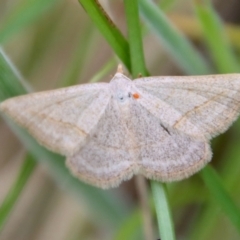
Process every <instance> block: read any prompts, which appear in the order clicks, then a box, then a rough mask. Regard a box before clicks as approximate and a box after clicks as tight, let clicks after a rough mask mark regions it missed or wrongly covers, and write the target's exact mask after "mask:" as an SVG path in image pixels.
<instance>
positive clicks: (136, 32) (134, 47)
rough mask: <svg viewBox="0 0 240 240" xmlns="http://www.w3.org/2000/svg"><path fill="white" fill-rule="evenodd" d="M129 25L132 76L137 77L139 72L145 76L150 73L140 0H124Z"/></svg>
mask: <svg viewBox="0 0 240 240" xmlns="http://www.w3.org/2000/svg"><path fill="white" fill-rule="evenodd" d="M124 6H125V12H126V18H127V26H128V42H129V47H130V59H131V66H132V76H133V77H134V78H136V77H137V76H138V75H139V73H141V74H142V75H143V76H146V75H148V72H147V69H146V66H145V60H144V53H143V46H142V35H141V28H140V23H139V11H138V0H131V1H128V0H125V1H124Z"/></svg>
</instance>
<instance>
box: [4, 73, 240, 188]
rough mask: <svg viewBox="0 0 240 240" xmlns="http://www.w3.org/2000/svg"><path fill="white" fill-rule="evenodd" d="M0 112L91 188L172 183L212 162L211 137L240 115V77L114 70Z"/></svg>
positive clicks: (14, 101)
mask: <svg viewBox="0 0 240 240" xmlns="http://www.w3.org/2000/svg"><path fill="white" fill-rule="evenodd" d="M0 109H1V111H2V112H3V113H5V114H6V115H8V116H10V117H11V118H12V119H13V120H14V121H15V122H16V123H18V124H19V125H20V126H22V127H24V128H26V129H27V130H28V131H29V133H30V134H31V135H32V136H33V137H35V138H36V140H37V141H38V142H39V143H40V144H41V145H43V146H45V147H46V148H48V149H49V150H51V151H54V152H57V153H59V154H62V155H64V156H66V164H67V166H68V167H69V168H70V170H71V172H72V173H73V174H74V175H75V176H77V177H78V178H79V179H81V180H83V181H85V182H87V183H89V184H92V185H94V186H97V187H101V188H110V187H116V186H118V185H119V184H120V183H121V182H122V181H123V180H127V179H130V178H131V177H132V176H133V175H135V174H141V175H143V176H145V177H146V178H148V179H154V180H157V181H162V182H171V181H177V180H181V179H184V178H187V177H189V176H191V175H192V174H194V173H196V172H197V171H199V170H200V169H202V168H203V167H204V166H205V165H206V164H207V163H208V162H209V161H210V160H211V157H212V152H211V148H210V144H209V141H210V139H211V138H212V137H214V136H217V135H218V134H220V133H222V132H224V131H226V130H227V129H228V127H229V126H230V125H231V124H232V122H233V121H234V120H236V118H237V117H238V115H239V111H240V74H226V75H207V76H178V77H177V76H176V77H175V76H167V77H164V76H162V77H142V78H138V79H136V80H134V81H132V80H130V79H129V78H128V77H126V76H125V75H124V74H123V73H122V71H121V70H118V72H117V73H116V74H115V75H114V77H113V78H112V79H111V81H110V82H109V83H92V84H82V85H76V86H71V87H67V88H62V89H57V90H51V91H44V92H39V93H32V94H27V95H24V96H19V97H14V98H11V99H8V100H6V101H4V102H2V103H1V104H0Z"/></svg>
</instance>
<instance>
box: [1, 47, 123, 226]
mask: <svg viewBox="0 0 240 240" xmlns="http://www.w3.org/2000/svg"><path fill="white" fill-rule="evenodd" d="M0 66H1V70H2V71H0V74H1V73H3V74H2V75H0V97H1V99H0V100H1V101H2V100H4V99H5V98H6V97H12V96H15V95H19V94H23V93H24V92H26V89H25V88H24V86H23V85H22V82H23V80H20V79H19V75H18V72H17V71H16V69H15V68H14V67H13V64H12V63H11V62H10V60H9V59H8V58H6V54H5V53H4V52H3V51H1V52H0ZM6 122H7V123H8V124H9V125H10V127H11V129H12V130H13V132H14V133H15V134H16V135H17V136H18V137H19V139H20V140H21V142H22V143H23V144H24V145H25V146H26V148H27V149H28V150H29V151H30V152H31V154H32V155H33V156H34V157H35V158H36V160H38V161H39V162H41V163H44V164H46V165H47V166H48V167H49V169H50V170H51V172H52V175H53V176H54V178H55V180H56V181H57V182H58V184H59V185H60V186H62V187H63V188H64V189H66V190H68V191H69V192H71V193H72V194H74V195H75V196H77V197H78V198H79V197H80V198H82V197H85V198H86V199H87V202H88V203H89V206H90V207H91V208H92V211H95V212H97V213H100V214H101V216H102V217H103V216H104V217H105V218H106V219H108V220H109V222H111V223H112V224H119V223H120V222H121V221H123V219H124V218H125V216H126V215H127V206H126V205H125V202H123V201H121V200H120V199H119V198H118V197H116V196H114V195H113V194H111V193H110V192H108V191H103V190H100V189H96V188H94V187H91V186H89V185H87V184H84V183H82V182H81V181H79V180H78V179H76V178H74V177H73V176H72V175H71V174H70V172H69V170H68V169H67V168H66V166H65V161H64V158H63V157H61V156H59V155H56V154H53V153H51V152H49V151H47V150H46V149H45V148H43V147H41V146H40V145H39V144H37V142H36V141H35V140H34V139H33V138H32V137H30V135H29V134H28V133H27V132H26V131H25V130H23V129H21V128H20V127H18V126H17V125H16V124H14V123H13V122H12V121H11V120H10V119H6Z"/></svg>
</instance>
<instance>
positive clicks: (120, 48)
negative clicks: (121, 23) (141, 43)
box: [78, 0, 131, 71]
mask: <svg viewBox="0 0 240 240" xmlns="http://www.w3.org/2000/svg"><path fill="white" fill-rule="evenodd" d="M78 1H79V3H80V4H81V5H82V6H83V8H84V9H85V11H86V12H87V13H88V15H89V17H90V18H91V19H92V20H93V22H94V23H95V25H96V26H97V27H98V29H99V30H100V32H101V33H102V35H103V36H104V38H105V39H106V41H107V42H108V43H109V45H110V46H111V47H112V49H113V50H114V52H115V54H116V55H117V56H118V57H119V58H120V60H121V61H122V62H123V63H124V64H125V66H126V68H127V69H128V70H129V71H131V63H130V59H129V46H128V43H127V41H126V39H125V38H124V37H123V35H122V34H121V32H120V31H119V30H118V28H117V27H116V26H115V25H114V23H113V22H112V20H111V19H110V17H109V16H108V15H107V13H106V12H105V11H104V9H103V8H102V6H101V5H100V4H99V3H98V1H95V0H88V1H86V0H78Z"/></svg>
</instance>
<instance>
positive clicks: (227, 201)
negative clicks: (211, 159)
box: [200, 165, 240, 233]
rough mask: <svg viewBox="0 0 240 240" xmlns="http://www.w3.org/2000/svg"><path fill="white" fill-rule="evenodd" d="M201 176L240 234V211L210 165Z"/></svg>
mask: <svg viewBox="0 0 240 240" xmlns="http://www.w3.org/2000/svg"><path fill="white" fill-rule="evenodd" d="M200 175H201V177H202V179H203V181H204V182H205V184H206V186H207V187H208V189H209V190H210V192H211V194H212V195H213V196H214V198H215V201H216V202H217V203H218V204H219V205H220V206H221V208H222V210H223V211H224V212H225V214H226V215H227V216H228V218H229V219H230V221H231V222H232V223H233V224H234V225H235V227H236V229H237V230H238V232H239V233H240V209H239V208H238V207H237V206H236V204H235V203H234V202H233V200H232V199H231V197H230V196H229V194H228V193H227V191H226V190H225V188H224V186H223V184H222V182H221V179H220V177H219V176H218V174H217V173H216V172H215V170H214V169H213V168H212V167H211V166H210V165H208V166H206V167H205V168H204V169H203V170H202V171H201V172H200Z"/></svg>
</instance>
